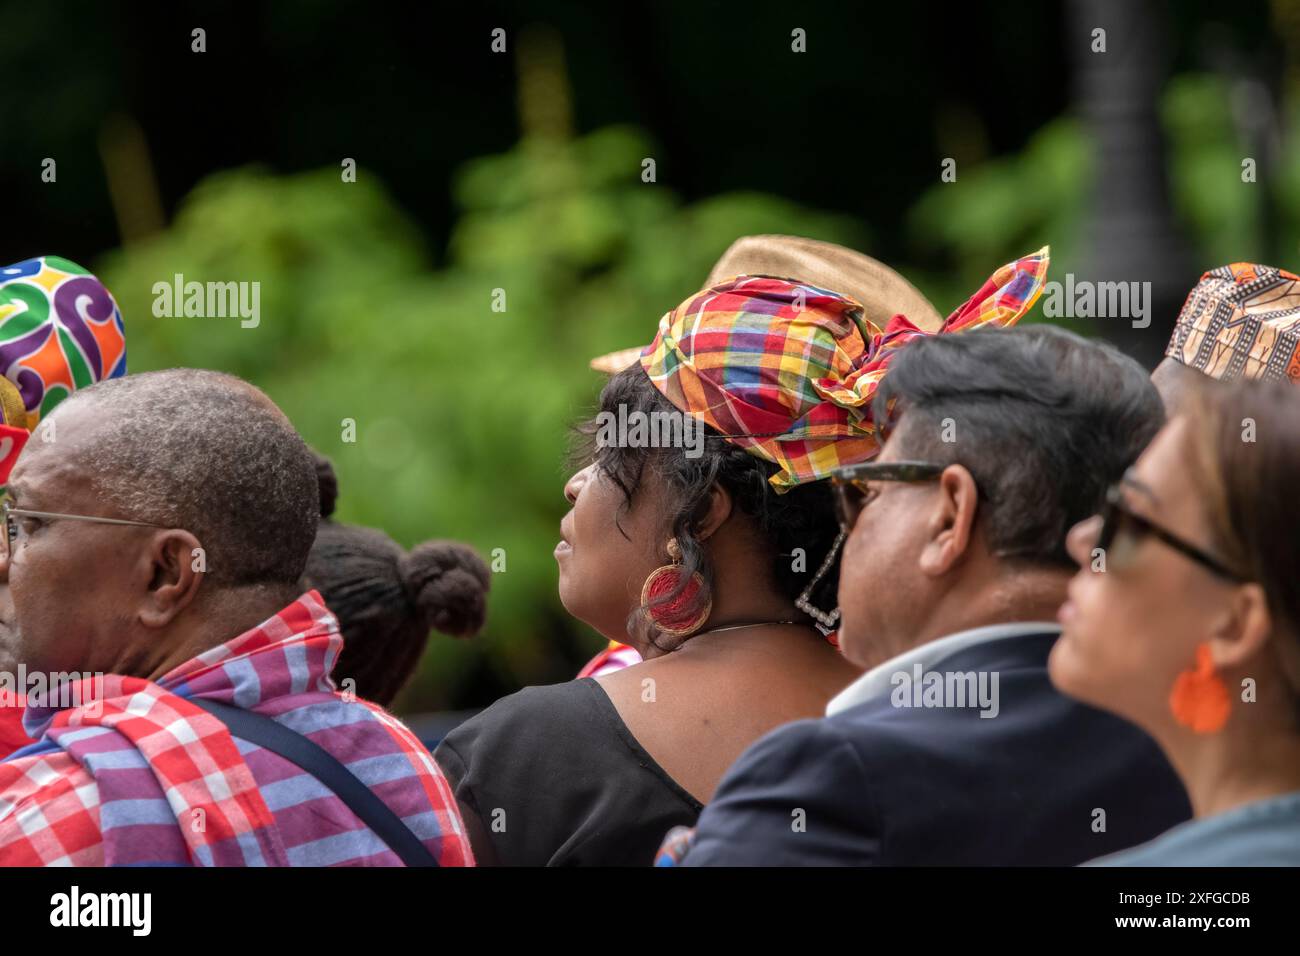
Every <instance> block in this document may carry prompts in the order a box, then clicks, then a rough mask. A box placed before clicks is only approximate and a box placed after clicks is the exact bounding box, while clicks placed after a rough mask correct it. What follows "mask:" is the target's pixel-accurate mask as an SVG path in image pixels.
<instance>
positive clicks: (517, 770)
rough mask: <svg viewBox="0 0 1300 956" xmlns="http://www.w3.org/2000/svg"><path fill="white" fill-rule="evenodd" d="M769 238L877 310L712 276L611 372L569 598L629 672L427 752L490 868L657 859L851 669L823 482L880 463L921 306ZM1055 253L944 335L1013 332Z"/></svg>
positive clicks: (861, 267) (562, 558) (753, 278)
mask: <svg viewBox="0 0 1300 956" xmlns="http://www.w3.org/2000/svg"><path fill="white" fill-rule="evenodd" d="M779 241H785V242H802V243H804V244H805V245H806V246H807V248H809V249H813V250H816V249H818V248H819V247H821V248H825V249H828V250H834V251H835V252H836V253H838V254H841V255H842V256H848V257H851V258H852V260H853V262H854V266H855V268H849V269H845V270H843V272H842V273H841V275H840V278H839V279H834V278H833V279H832V281H833V282H834V283H835V285H834V288H840V289H843V288H845V287H846V286H848V285H850V284H852V285H855V286H859V287H862V286H865V287H866V288H867V290H868V291H865V292H862V293H860V295H861V296H862V298H865V299H869V300H870V301H871V302H872V307H870V308H868V307H865V306H864V305H863V304H862V301H861V300H860V299H858V298H854V297H852V296H851V295H849V294H848V293H847V292H843V291H832V289H831V288H825V287H822V286H819V285H814V284H811V283H810V282H809V281H807V280H806V279H803V278H799V279H791V278H779V277H774V276H765V275H738V276H734V277H731V278H725V279H722V280H719V281H716V282H712V283H711V284H710V286H709V288H707V289H705V290H704V291H702V292H699V293H697V294H696V295H693V296H691V297H690V298H689V299H687V300H686V301H685V302H683V303H682V304H681V305H679V306H678V307H677V308H675V309H673V310H672V311H670V312H668V313H667V314H666V315H665V316H664V317H663V319H662V320H661V321H660V324H659V331H658V334H657V335H656V337H655V339H654V341H653V342H652V343H651V344H650V345H649V346H647V347H646V348H645V349H644V350H641V351H640V354H639V356H635V358H634V361H633V362H632V364H630V365H628V366H627V367H625V368H621V370H619V371H617V372H616V374H614V375H613V377H612V378H611V379H610V380H609V382H608V384H607V385H606V386H605V388H604V390H603V392H602V393H601V398H600V411H601V413H602V414H601V415H598V416H597V417H596V419H594V420H593V421H591V422H588V423H587V424H586V425H585V426H583V427H582V428H581V429H580V432H581V433H582V434H583V435H584V436H585V437H586V442H585V457H584V459H583V460H582V463H581V464H582V467H580V468H579V469H578V470H577V471H576V473H575V474H574V475H573V476H572V477H571V478H570V479H569V480H568V482H567V483H566V485H565V487H564V494H565V497H566V498H567V499H568V501H569V503H570V505H571V508H570V510H569V512H568V514H566V515H565V517H564V519H563V521H561V523H560V537H561V541H560V543H559V545H558V546H557V547H556V549H555V556H556V560H557V562H558V564H559V574H560V584H559V591H560V600H561V602H562V603H563V604H564V606H565V608H566V610H568V611H569V613H571V614H572V615H573V616H574V617H576V618H578V619H579V620H582V621H584V622H585V623H587V624H589V625H590V626H592V627H593V628H595V629H596V630H597V631H599V632H600V633H601V634H603V635H604V636H606V637H607V638H610V639H611V640H616V641H622V642H626V643H628V644H630V645H631V646H632V647H633V648H634V649H635V650H636V651H637V652H638V653H639V655H640V656H641V657H642V658H643V660H642V661H641V662H640V663H636V664H634V665H632V666H629V667H624V668H622V669H618V670H615V671H613V672H610V673H603V674H601V675H600V676H598V677H595V678H590V677H587V678H582V679H579V680H575V681H570V682H568V683H564V684H557V685H553V686H549V687H528V688H525V689H524V690H522V691H520V692H518V693H516V694H513V695H511V696H509V697H506V698H504V699H502V700H500V701H498V702H497V703H496V704H494V705H493V706H491V707H489V708H488V709H487V710H485V711H484V712H482V713H481V714H479V715H478V716H477V717H475V718H473V719H471V720H470V721H468V722H466V723H465V724H462V725H461V726H460V727H458V728H457V729H456V730H454V731H452V733H451V734H449V735H448V737H447V738H446V739H445V740H444V741H443V743H442V744H441V746H439V748H438V750H437V752H436V754H435V757H436V759H437V760H438V762H439V764H440V765H441V766H442V768H443V770H444V772H445V773H446V775H447V777H448V779H449V780H450V781H451V782H452V784H453V786H454V788H455V791H456V796H457V799H458V801H459V803H460V805H461V809H462V813H463V815H464V817H465V821H466V826H467V827H468V828H469V832H470V838H471V841H472V842H473V845H474V851H475V855H476V858H477V859H478V861H479V863H480V864H488V865H491V864H494V863H495V864H507V865H564V864H570V865H572V864H585V865H650V863H651V862H652V861H653V858H654V854H655V851H656V849H657V848H658V846H659V843H660V840H661V839H662V837H663V836H664V834H665V833H666V832H667V831H668V830H669V829H671V828H672V827H674V826H678V825H688V826H689V825H691V824H693V823H694V822H695V820H696V818H697V817H698V815H699V813H700V811H701V809H702V808H703V804H704V803H705V802H707V801H708V800H709V799H710V798H711V796H712V795H713V792H714V790H715V789H716V787H717V785H718V783H719V780H720V779H721V777H722V775H723V773H724V771H725V770H726V769H727V767H728V766H729V765H730V764H731V763H732V762H733V761H734V760H735V759H736V757H737V756H739V754H740V753H741V752H742V751H743V750H744V749H745V748H746V747H748V746H749V745H750V744H751V743H753V742H754V741H755V740H756V739H757V738H759V737H760V736H762V735H763V734H764V733H766V732H768V731H769V730H772V729H773V728H775V727H777V726H778V725H780V724H782V723H786V722H788V721H791V720H797V719H800V718H806V717H814V716H820V715H821V714H822V713H823V712H824V709H825V705H826V702H827V700H828V699H829V698H830V697H831V696H833V695H834V694H835V693H837V692H838V691H839V690H840V689H842V688H843V687H844V686H845V685H847V684H848V683H849V682H850V681H851V680H852V679H853V678H854V676H855V674H856V672H855V670H854V668H853V667H852V666H851V665H850V664H848V663H847V662H846V661H845V660H844V659H843V658H842V657H841V656H840V654H839V652H838V650H837V648H836V647H835V646H834V644H833V642H832V641H833V632H832V629H833V627H834V625H835V623H836V620H837V618H838V611H837V610H835V609H834V600H835V593H836V589H837V587H838V577H839V564H838V558H839V546H840V541H841V536H840V534H839V527H838V522H837V520H836V518H835V514H834V506H833V502H832V497H831V492H830V489H829V487H828V486H827V485H828V483H827V482H826V481H824V480H823V479H824V478H826V477H827V475H828V474H829V472H830V471H831V470H833V469H835V468H837V467H841V466H843V465H846V464H851V463H856V462H859V461H863V460H866V459H868V458H870V457H871V456H873V455H874V454H875V453H876V451H877V436H876V432H875V429H874V426H873V424H872V422H871V419H870V415H869V409H870V402H871V398H872V396H873V395H874V392H875V388H876V385H877V383H878V382H879V381H880V378H881V376H882V375H883V374H884V373H885V368H886V365H887V363H888V361H889V359H890V357H891V356H892V355H893V354H895V352H896V350H897V348H899V347H900V346H903V345H904V344H905V343H906V342H907V341H909V340H910V339H912V338H914V337H916V336H918V335H923V334H929V333H928V332H927V331H926V330H923V329H921V328H919V327H918V326H917V325H916V324H913V322H912V321H909V319H907V318H905V317H904V316H903V315H901V314H894V313H895V312H898V311H901V310H900V309H899V308H898V304H897V303H898V301H899V300H900V299H902V298H907V299H909V300H910V301H911V302H917V301H918V300H919V301H920V302H924V300H923V299H921V297H920V296H919V294H917V293H916V292H915V290H913V289H911V287H910V286H909V285H907V284H906V282H905V280H902V279H901V277H898V276H896V275H895V274H893V273H892V272H889V270H886V269H885V268H884V267H883V266H881V265H880V264H879V263H876V262H874V261H873V260H870V259H867V258H866V257H864V256H856V254H852V253H849V252H848V251H847V250H842V249H836V247H824V245H823V244H808V243H807V241H806V240H779ZM1045 253H1046V250H1044V252H1043V253H1041V254H1039V255H1036V256H1031V257H1027V258H1025V259H1022V260H1019V261H1018V262H1016V263H1012V264H1011V265H1009V266H1006V267H1004V268H1003V269H1002V270H999V272H998V273H997V274H996V275H995V277H994V278H993V279H991V280H989V282H988V283H986V284H985V286H984V287H983V288H982V289H981V290H980V292H979V293H977V294H976V296H975V297H973V298H972V299H971V300H970V301H968V302H967V303H966V305H965V306H963V307H962V308H961V309H959V310H958V311H957V312H955V313H954V314H953V315H952V316H951V317H950V318H949V319H948V320H947V322H945V323H942V326H941V327H939V328H938V329H937V330H938V331H939V332H954V331H958V330H961V329H965V328H971V327H975V326H977V325H985V324H990V323H992V324H1001V325H1008V324H1011V323H1013V322H1015V321H1016V320H1017V319H1018V318H1019V317H1020V316H1021V315H1022V314H1024V312H1025V311H1027V309H1028V308H1029V306H1030V305H1032V303H1033V301H1034V299H1035V298H1036V297H1037V294H1038V292H1039V291H1040V290H1041V286H1042V281H1043V277H1044V275H1045V272H1046V267H1047V257H1046V254H1045ZM797 268H798V269H799V271H798V272H795V271H794V269H790V270H787V271H786V274H787V275H790V274H796V275H800V276H806V275H808V274H809V270H808V269H807V268H805V267H804V266H799V267H797ZM715 274H716V270H715ZM778 275H779V273H778ZM823 281H825V280H824V279H823ZM882 289H883V290H884V297H883V300H882V295H881V292H882ZM873 290H874V291H873ZM891 300H892V301H893V302H894V303H895V304H891ZM926 318H927V319H928V316H927V317H926ZM936 318H937V317H936ZM939 325H940V323H938V322H937V320H936V321H934V322H933V323H931V329H935V328H936V327H938V326H939ZM611 361H614V362H615V364H622V363H618V362H617V361H616V360H611ZM652 415H657V416H668V418H667V419H666V420H670V421H671V417H672V416H678V417H680V416H683V415H685V416H690V417H691V418H692V419H693V421H692V422H691V423H690V424H689V425H686V423H685V422H683V426H684V429H683V435H684V436H690V435H692V434H693V430H694V429H695V428H696V427H699V428H700V429H702V435H701V436H700V438H701V441H700V442H699V443H692V442H690V441H689V440H687V441H685V442H684V443H683V444H684V445H685V447H674V448H663V447H658V448H655V447H645V443H644V442H638V441H635V440H623V441H610V440H609V435H608V433H607V431H606V430H605V429H604V428H603V427H602V426H604V425H606V424H607V423H609V422H611V421H619V420H622V421H627V422H633V421H636V420H638V419H640V420H641V421H643V422H644V421H653V420H655V419H652V418H651V417H650V416H652ZM634 434H635V433H634V432H631V431H629V433H628V435H627V436H626V438H627V439H632V436H633V435H634Z"/></svg>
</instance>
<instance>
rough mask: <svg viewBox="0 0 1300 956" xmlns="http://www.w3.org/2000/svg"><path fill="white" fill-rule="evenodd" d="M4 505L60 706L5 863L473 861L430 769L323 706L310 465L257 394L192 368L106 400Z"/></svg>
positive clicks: (36, 636)
mask: <svg viewBox="0 0 1300 956" xmlns="http://www.w3.org/2000/svg"><path fill="white" fill-rule="evenodd" d="M9 489H10V492H11V495H12V498H11V500H9V501H6V502H5V503H4V506H3V507H4V520H5V524H6V534H4V535H0V576H3V577H5V578H6V579H7V582H8V585H9V587H10V590H11V592H12V595H13V603H14V609H15V616H16V625H17V637H16V649H15V656H16V658H17V660H18V662H19V663H20V664H22V665H23V666H24V667H25V669H26V672H27V673H28V675H33V674H34V675H44V676H45V677H46V678H47V680H46V681H45V685H46V687H47V689H48V690H49V691H50V692H49V693H47V694H46V695H45V699H35V698H34V697H33V695H32V694H31V693H30V692H29V694H28V708H27V712H26V715H25V722H26V727H27V731H28V733H29V734H31V736H33V737H34V738H36V743H34V744H32V745H30V746H28V747H25V748H23V749H22V750H19V751H18V752H17V753H15V754H13V755H11V756H10V757H9V758H8V759H7V760H5V761H3V762H0V864H5V865H51V864H74V865H141V864H144V865H150V864H152V865H207V866H214V865H215V866H241V865H267V866H277V865H279V866H283V865H306V866H320V865H339V864H356V865H376V864H379V865H383V864H393V865H395V864H399V863H403V864H406V865H424V866H429V865H438V864H441V865H470V864H472V862H473V860H472V856H471V852H470V849H469V844H468V842H467V841H466V839H465V836H464V829H463V825H462V823H461V820H460V817H459V815H458V812H457V809H456V805H455V801H454V800H453V799H452V797H451V794H450V791H449V789H448V787H447V784H446V781H445V780H444V779H443V777H442V775H441V773H440V771H439V770H438V768H437V766H436V765H435V764H434V763H433V761H432V759H431V758H430V756H429V754H428V752H427V751H426V750H425V749H424V747H423V746H422V745H421V744H420V743H419V742H418V741H417V739H416V738H415V737H414V736H413V735H412V734H411V733H410V732H409V731H408V730H407V729H406V728H405V727H404V726H403V725H402V724H401V723H399V722H398V721H397V720H396V719H394V718H393V717H392V716H391V715H389V714H387V713H386V712H385V711H383V710H382V709H381V708H379V707H377V706H375V705H373V704H369V703H366V702H364V701H360V700H356V699H354V698H353V697H352V696H351V695H349V694H343V693H340V692H339V691H338V690H337V688H336V685H335V683H334V679H333V677H332V676H331V672H332V670H333V668H334V665H335V662H336V661H337V660H338V656H339V651H340V649H341V647H342V639H341V637H340V636H339V631H338V626H337V624H336V622H335V620H334V618H333V616H332V615H331V614H330V613H329V611H328V610H327V609H326V608H325V606H324V605H323V603H322V602H321V599H320V597H319V595H318V594H316V592H314V591H308V592H307V593H305V594H302V593H299V591H298V586H297V582H298V581H299V579H300V577H301V575H302V573H303V568H304V566H305V564H306V561H307V555H308V552H309V551H310V549H311V546H312V541H313V540H314V537H315V534H316V524H317V520H318V516H319V513H320V508H319V497H318V489H317V480H316V474H315V468H314V464H313V461H312V458H311V455H310V453H309V452H308V450H307V446H306V445H305V444H304V443H303V441H302V439H301V438H300V437H299V435H298V433H297V432H296V431H295V430H294V428H293V426H292V425H291V424H290V423H289V421H288V419H287V418H286V417H285V416H284V414H283V413H282V412H281V411H280V410H279V409H278V408H277V407H276V406H275V405H274V404H273V403H272V402H271V400H270V399H269V398H267V397H266V395H264V394H263V393H262V392H260V391H258V390H257V389H256V388H254V387H252V386H251V385H249V384H247V383H245V382H243V381H240V380H239V379H237V378H234V377H232V376H229V375H224V374H221V373H217V372H208V371H199V370H194V369H173V370H169V371H165V372H151V373H147V374H143V375H136V376H129V377H127V378H122V379H117V380H114V381H110V382H103V383H100V384H98V385H95V386H93V387H91V388H87V389H85V390H83V391H80V392H78V393H77V394H75V395H73V396H72V397H71V398H69V399H68V400H67V401H65V402H64V403H63V404H62V405H60V406H59V407H58V408H57V409H56V410H55V411H54V412H53V414H52V415H51V416H50V417H49V419H48V421H47V423H46V425H45V426H43V433H42V434H39V435H38V436H37V437H35V438H34V439H33V440H32V441H31V442H30V443H29V444H28V446H27V447H26V448H25V449H24V451H23V453H22V455H21V457H20V458H19V459H18V462H17V464H16V465H15V467H14V470H13V473H12V475H11V478H10V482H9ZM343 676H346V675H343Z"/></svg>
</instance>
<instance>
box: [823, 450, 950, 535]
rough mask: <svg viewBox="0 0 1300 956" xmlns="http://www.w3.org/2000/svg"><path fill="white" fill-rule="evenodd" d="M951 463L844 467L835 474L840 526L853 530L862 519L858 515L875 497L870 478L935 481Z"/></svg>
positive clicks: (872, 463) (880, 463) (876, 463)
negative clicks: (873, 496) (872, 497)
mask: <svg viewBox="0 0 1300 956" xmlns="http://www.w3.org/2000/svg"><path fill="white" fill-rule="evenodd" d="M947 467H948V466H947V465H936V464H933V463H932V462H928V461H869V462H866V463H864V464H861V465H851V466H850V467H848V468H841V469H840V470H839V471H837V472H835V473H834V474H833V475H831V490H832V491H833V492H834V493H835V513H836V516H837V517H838V518H839V520H840V527H841V528H843V529H844V530H845V531H851V530H853V526H854V525H855V524H857V523H858V516H859V515H860V514H862V509H863V508H865V507H866V506H867V503H868V502H869V501H870V500H871V485H870V484H869V483H870V482H873V481H906V482H914V481H934V480H935V479H937V478H938V477H939V476H940V475H942V474H943V470H944V469H945V468H947Z"/></svg>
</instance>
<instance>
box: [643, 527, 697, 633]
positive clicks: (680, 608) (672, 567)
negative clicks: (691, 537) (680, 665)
mask: <svg viewBox="0 0 1300 956" xmlns="http://www.w3.org/2000/svg"><path fill="white" fill-rule="evenodd" d="M668 557H670V558H671V559H672V562H673V563H672V564H665V565H663V566H661V567H658V568H655V569H654V570H653V571H651V572H650V576H649V577H648V578H646V579H645V584H644V585H643V586H642V588H641V610H642V611H643V612H645V615H646V617H648V618H649V619H650V620H651V621H653V622H654V625H655V627H657V628H658V629H659V630H661V631H663V632H664V633H665V634H671V635H672V636H673V637H688V636H690V635H691V634H694V633H695V632H696V631H698V630H699V629H700V628H701V627H702V626H703V625H704V622H705V621H707V620H708V619H709V613H710V612H711V611H712V610H713V599H712V598H711V597H706V598H705V601H704V606H703V607H702V608H700V610H699V611H698V612H696V613H691V612H690V607H691V605H692V604H693V603H694V602H695V600H696V598H697V597H698V596H699V595H700V593H701V592H702V591H703V590H704V576H703V575H702V574H700V572H698V571H696V572H695V573H693V574H692V575H691V579H690V581H688V582H687V583H686V586H685V587H684V588H682V592H681V593H680V594H679V595H677V597H675V598H673V599H672V600H671V601H666V602H663V603H660V604H652V603H651V602H653V601H654V600H655V599H656V598H659V597H662V596H664V595H666V594H671V593H672V592H673V591H674V590H676V588H677V586H678V583H679V582H680V581H681V578H682V567H681V565H682V549H681V548H680V547H679V546H678V544H677V539H676V538H669V539H668Z"/></svg>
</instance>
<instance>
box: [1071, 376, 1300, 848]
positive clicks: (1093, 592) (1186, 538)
mask: <svg viewBox="0 0 1300 956" xmlns="http://www.w3.org/2000/svg"><path fill="white" fill-rule="evenodd" d="M1297 485H1300V394H1297V393H1296V391H1295V390H1294V387H1293V386H1290V387H1288V386H1287V385H1285V384H1278V383H1270V384H1260V383H1244V384H1241V385H1237V386H1233V387H1230V388H1225V389H1220V390H1215V392H1214V393H1213V394H1206V395H1203V396H1201V397H1200V399H1199V402H1198V407H1196V408H1194V409H1193V410H1192V413H1190V414H1186V415H1183V416H1180V417H1178V418H1175V419H1173V420H1172V421H1171V422H1170V423H1169V424H1168V425H1166V426H1165V428H1164V429H1163V430H1162V431H1161V432H1160V433H1159V435H1157V437H1156V438H1155V440H1154V441H1153V442H1152V444H1151V446H1150V447H1149V448H1148V449H1147V451H1146V452H1145V453H1144V454H1143V455H1142V457H1141V459H1139V461H1138V462H1137V464H1136V465H1135V466H1134V467H1133V469H1132V470H1131V471H1130V472H1129V474H1128V475H1127V476H1126V477H1125V479H1124V480H1123V481H1122V482H1121V483H1120V484H1119V486H1117V487H1116V488H1115V489H1113V490H1112V493H1111V496H1110V500H1109V502H1108V504H1107V506H1106V507H1105V509H1104V510H1103V513H1102V514H1101V515H1099V516H1097V517H1094V518H1092V519H1089V520H1088V521H1085V522H1082V523H1080V524H1079V525H1077V526H1076V527H1075V528H1074V529H1073V531H1072V532H1071V533H1070V539H1069V546H1070V553H1071V555H1072V556H1073V557H1074V559H1075V560H1076V561H1077V562H1078V563H1079V567H1080V570H1079V572H1078V574H1077V575H1076V576H1075V578H1074V580H1073V582H1072V583H1071V585H1070V591H1069V599H1068V600H1067V601H1066V603H1065V604H1064V605H1063V606H1062V607H1061V611H1060V619H1061V623H1062V625H1063V627H1064V633H1063V634H1062V637H1061V639H1060V640H1059V641H1058V642H1057V644H1056V645H1055V647H1054V648H1053V650H1052V655H1051V658H1050V661H1049V670H1050V673H1051V677H1052V681H1053V683H1054V684H1055V685H1056V686H1057V688H1058V689H1060V690H1061V691H1063V692H1064V693H1067V694H1070V695H1071V696H1074V697H1076V698H1078V699H1080V700H1082V701H1085V702H1086V703H1089V704H1092V705H1094V706H1097V707H1100V708H1104V709H1106V710H1110V711H1112V712H1114V713H1116V714H1118V715H1120V716H1122V717H1125V718H1127V719H1129V720H1131V721H1133V722H1134V723H1135V724H1138V725H1139V726H1141V727H1142V728H1144V729H1145V730H1146V731H1147V732H1148V733H1150V734H1151V736H1152V737H1153V738H1155V740H1156V741H1157V742H1158V743H1159V744H1160V745H1161V747H1162V748H1163V749H1164V751H1165V753H1166V754H1167V756H1168V757H1169V760H1170V763H1171V764H1172V765H1173V766H1174V768H1175V770H1176V771H1177V772H1178V774H1179V776H1180V777H1181V778H1182V781H1183V784H1184V785H1185V786H1186V788H1187V791H1188V795H1189V796H1190V798H1191V802H1192V807H1193V812H1194V819H1193V820H1191V821H1189V822H1188V823H1185V824H1182V825H1180V826H1177V827H1175V828H1174V829H1172V830H1169V831H1168V832H1166V833H1165V834H1163V835H1162V836H1160V837H1158V838H1157V839H1155V840H1152V841H1151V842H1149V843H1146V844H1144V845H1142V846H1139V847H1136V848H1134V849H1132V850H1127V851H1124V852H1123V853H1118V854H1114V855H1112V856H1109V857H1105V858H1103V859H1102V860H1100V861H1096V862H1097V863H1099V864H1100V865H1110V866H1296V865H1300V586H1298V585H1297V581H1300V548H1297V541H1300V498H1297V497H1296V494H1295V489H1296V487H1297Z"/></svg>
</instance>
